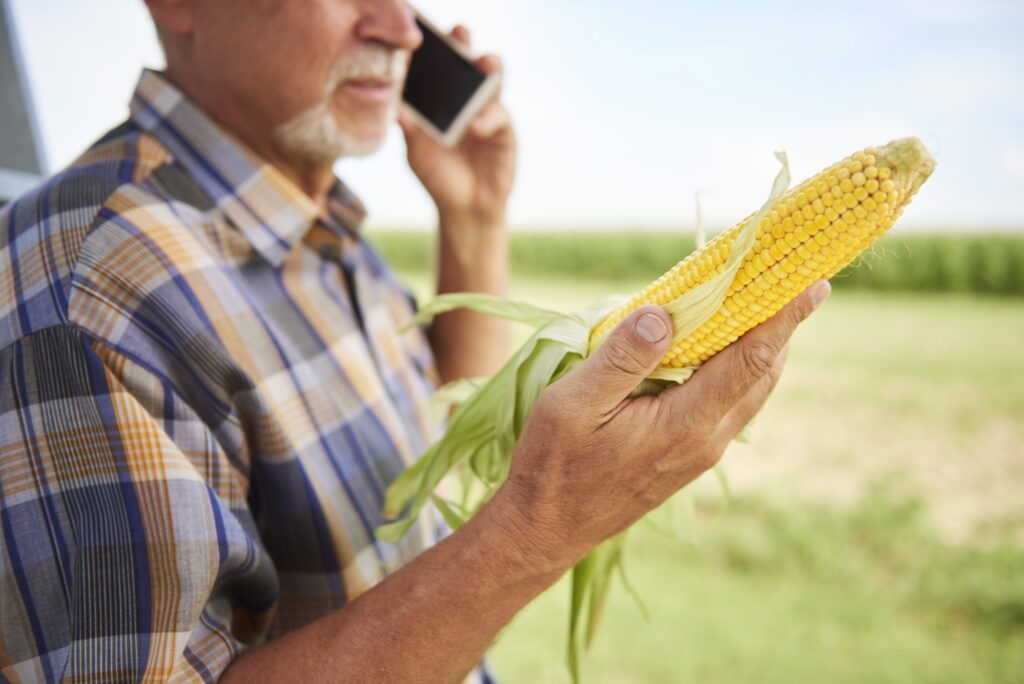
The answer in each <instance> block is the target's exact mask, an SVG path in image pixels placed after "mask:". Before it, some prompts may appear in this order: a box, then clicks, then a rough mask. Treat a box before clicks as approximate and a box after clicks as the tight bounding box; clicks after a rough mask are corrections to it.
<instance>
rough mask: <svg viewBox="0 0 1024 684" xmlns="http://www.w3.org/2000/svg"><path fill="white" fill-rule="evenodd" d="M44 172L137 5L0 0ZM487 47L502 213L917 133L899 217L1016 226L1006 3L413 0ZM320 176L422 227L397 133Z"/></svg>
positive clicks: (61, 160) (105, 83) (587, 209)
mask: <svg viewBox="0 0 1024 684" xmlns="http://www.w3.org/2000/svg"><path fill="white" fill-rule="evenodd" d="M12 4H13V9H14V14H15V21H16V23H17V26H18V28H19V35H20V38H21V42H22V47H23V50H24V52H25V53H26V54H25V58H26V62H27V65H26V66H27V70H28V73H29V77H30V80H31V82H32V84H31V85H32V88H33V91H34V96H35V99H36V106H37V110H38V114H39V118H40V121H41V128H42V131H43V136H44V140H45V144H46V150H47V157H48V159H49V162H50V165H51V167H53V168H56V167H59V166H62V165H64V164H66V163H67V162H68V161H70V160H71V159H72V158H73V157H74V156H75V155H76V154H77V153H78V152H79V151H80V150H81V149H82V148H83V147H84V146H86V145H87V144H88V143H89V142H91V141H92V140H93V139H95V138H96V137H98V136H99V135H100V134H101V133H102V132H103V131H104V130H106V129H107V128H109V127H111V126H112V125H114V124H115V123H116V122H118V121H119V120H121V119H123V118H124V116H125V113H126V103H127V99H128V96H129V95H130V92H131V90H132V87H133V86H134V83H135V80H136V78H137V76H138V72H139V69H140V68H141V67H142V66H144V65H146V66H154V67H158V66H160V64H161V57H160V54H159V50H158V47H157V43H156V39H155V37H154V34H153V31H152V28H151V27H150V25H149V23H148V17H147V15H146V13H145V9H144V6H143V3H142V0H88V1H85V0H12ZM418 5H419V7H420V8H421V9H422V10H423V11H424V13H425V14H427V15H428V16H430V17H432V18H434V19H435V21H436V22H437V23H440V24H442V25H450V24H451V23H452V22H454V21H462V22H464V23H466V24H467V25H468V26H469V27H470V28H471V29H472V30H473V32H474V42H475V45H474V47H476V48H480V49H485V50H488V51H495V52H498V53H500V54H501V55H502V56H503V58H504V60H505V63H506V69H507V79H506V86H505V97H506V101H507V103H508V106H509V108H510V109H511V111H512V114H513V117H514V119H515V121H516V124H517V129H518V133H519V138H520V141H521V162H520V172H519V177H518V181H517V186H516V190H515V194H514V196H513V202H512V207H511V219H512V222H513V224H515V225H518V226H533V227H564V226H579V227H589V226H599V227H605V226H607V227H615V228H630V227H651V226H678V225H683V224H689V223H692V220H693V213H694V199H693V195H694V192H695V191H697V190H701V191H706V194H705V195H704V199H703V203H704V211H705V215H706V217H707V218H708V222H709V224H711V225H712V226H719V227H722V226H725V225H727V224H731V223H733V222H735V221H736V220H738V219H740V218H742V217H743V216H744V215H746V214H747V213H748V212H750V211H752V210H753V209H755V208H756V207H757V206H758V205H760V203H761V202H762V201H763V199H764V198H765V197H766V195H767V193H768V189H769V187H770V185H771V181H772V178H773V177H774V174H775V171H776V168H777V164H776V162H775V160H774V157H773V156H772V151H773V150H775V149H785V150H787V151H788V152H789V156H790V160H791V163H792V167H793V172H794V178H796V179H799V178H803V177H805V176H808V175H810V174H812V173H814V172H816V171H818V170H819V169H820V168H821V167H823V166H826V165H828V164H830V163H831V162H833V161H836V160H838V159H839V158H841V157H843V156H845V155H847V154H849V153H850V152H853V151H854V150H856V149H859V148H861V147H864V146H867V145H871V144H879V143H884V142H886V141H888V140H889V139H891V138H893V137H899V136H904V135H918V136H920V137H921V138H922V139H923V140H924V142H925V144H926V145H928V146H929V147H930V148H931V149H932V151H933V152H934V154H935V156H936V157H937V158H938V161H939V167H938V171H937V172H936V175H935V176H934V178H933V179H932V180H931V181H930V182H929V183H928V184H927V185H926V186H925V187H924V188H923V190H922V192H921V194H920V195H919V196H918V199H917V200H915V202H914V205H913V206H912V207H911V208H910V209H908V210H907V212H906V214H905V218H904V221H903V225H904V226H905V227H907V228H930V227H937V228H958V229H987V228H998V229H1004V230H1005V229H1021V228H1024V48H1022V47H1021V46H1022V45H1024V2H1021V0H1006V1H1003V0H969V1H968V0H963V1H954V0H931V1H928V0H888V1H884V0H859V1H858V2H845V3H831V2H820V1H819V2H813V3H812V2H789V1H786V0H777V1H776V2H772V3H763V2H728V1H723V2H714V3H713V2H704V3H696V2H687V1H680V0H630V1H629V2H622V1H621V0H620V1H618V2H610V1H607V0H488V1H487V2H481V1H480V0H421V2H419V3H418ZM338 172H339V174H340V175H341V176H342V177H343V178H344V179H345V180H346V181H347V182H348V183H349V184H350V185H351V186H352V187H353V188H355V189H356V190H357V192H359V193H360V194H361V195H362V196H363V198H364V200H365V201H366V203H367V205H368V206H369V208H370V211H371V216H372V220H373V223H375V224H378V225H385V224H386V225H396V224H398V225H424V226H426V225H430V224H431V223H432V222H433V220H434V216H433V210H432V206H431V204H430V203H429V200H428V198H427V197H426V195H425V194H424V192H423V191H422V190H421V189H420V188H419V186H418V184H417V183H416V181H415V178H414V177H413V176H412V174H411V173H410V172H409V171H408V169H407V168H406V166H405V164H404V157H403V146H402V142H401V136H400V134H399V133H398V130H397V128H396V129H395V130H394V131H393V132H392V134H391V136H390V137H389V139H388V141H387V143H386V145H385V147H384V149H383V150H382V151H381V152H380V153H379V154H377V155H376V156H375V157H373V158H370V159H361V160H349V161H344V162H342V163H340V164H339V166H338Z"/></svg>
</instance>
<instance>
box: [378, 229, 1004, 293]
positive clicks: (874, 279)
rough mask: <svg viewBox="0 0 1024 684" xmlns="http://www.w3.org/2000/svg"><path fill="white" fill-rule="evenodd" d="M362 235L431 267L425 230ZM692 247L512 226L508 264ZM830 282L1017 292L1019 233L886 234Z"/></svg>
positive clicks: (591, 273)
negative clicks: (509, 261) (517, 230)
mask: <svg viewBox="0 0 1024 684" xmlns="http://www.w3.org/2000/svg"><path fill="white" fill-rule="evenodd" d="M369 237H370V240H371V241H372V242H373V243H374V244H376V245H377V247H378V248H379V249H380V251H381V252H382V254H383V255H384V257H385V258H386V259H387V260H388V261H389V262H390V263H391V264H392V265H393V266H394V267H395V268H397V269H398V270H399V271H404V272H422V271H425V270H427V269H429V268H430V267H431V263H432V261H433V251H434V237H433V234H431V233H425V232H415V231H396V230H374V231H370V233H369ZM693 247H694V241H693V238H692V237H690V236H688V235H686V234H678V235H677V234H672V233H669V232H635V231H632V232H626V231H623V232H621V233H615V232H585V231H571V232H570V231H551V232H514V233H513V234H512V238H511V260H512V272H513V274H514V275H515V276H545V277H554V276H567V277H572V278H589V279H602V280H607V279H623V280H646V279H648V278H649V279H652V280H653V279H654V278H656V277H657V276H659V275H660V274H661V273H663V272H664V271H666V270H668V269H669V268H671V267H672V266H673V265H674V264H675V263H676V262H677V261H679V260H680V259H681V258H683V257H684V256H685V255H687V254H689V253H690V252H691V251H692V250H693ZM834 283H835V285H836V286H837V287H840V288H862V289H885V290H916V291H931V292H975V293H985V294H1000V295H1024V234H1022V233H1017V234H976V235H975V234H920V233H918V234H914V233H908V234H904V233H896V234H892V235H888V236H886V237H885V238H883V239H882V240H880V241H879V242H878V243H877V244H876V245H875V246H874V247H873V248H872V249H871V250H870V251H869V252H868V253H866V254H865V255H864V256H862V257H861V258H860V259H858V260H857V262H855V263H854V264H853V265H852V266H850V267H849V268H847V269H846V270H844V271H843V272H842V273H841V274H839V275H838V276H837V277H836V279H835V281H834Z"/></svg>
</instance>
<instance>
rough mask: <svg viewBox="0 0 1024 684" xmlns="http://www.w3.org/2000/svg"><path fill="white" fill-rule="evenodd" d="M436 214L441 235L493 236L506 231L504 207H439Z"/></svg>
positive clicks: (506, 223)
mask: <svg viewBox="0 0 1024 684" xmlns="http://www.w3.org/2000/svg"><path fill="white" fill-rule="evenodd" d="M437 215H438V224H439V226H440V229H441V234H442V235H459V236H463V235H473V234H482V235H488V236H495V235H501V234H503V233H506V232H507V231H508V222H507V221H506V219H505V211H504V209H502V210H501V211H497V212H474V211H451V210H448V211H445V210H441V209H439V210H438V212H437Z"/></svg>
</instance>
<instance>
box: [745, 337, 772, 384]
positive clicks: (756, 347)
mask: <svg viewBox="0 0 1024 684" xmlns="http://www.w3.org/2000/svg"><path fill="white" fill-rule="evenodd" d="M741 350H742V352H741V354H742V358H743V366H744V368H745V369H746V370H747V372H748V373H749V374H750V375H751V376H753V377H754V378H763V377H764V376H766V375H768V373H770V372H771V371H772V368H773V367H774V366H775V359H777V358H778V356H779V350H778V347H776V346H775V345H774V344H772V343H771V342H769V341H767V340H750V341H748V342H747V343H746V344H744V345H743V346H742V347H741Z"/></svg>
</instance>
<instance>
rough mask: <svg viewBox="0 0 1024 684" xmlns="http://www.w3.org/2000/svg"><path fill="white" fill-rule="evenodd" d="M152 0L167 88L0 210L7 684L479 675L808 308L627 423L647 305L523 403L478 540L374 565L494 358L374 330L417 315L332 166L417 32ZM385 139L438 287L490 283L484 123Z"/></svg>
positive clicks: (735, 420) (440, 323) (634, 508)
mask: <svg viewBox="0 0 1024 684" xmlns="http://www.w3.org/2000/svg"><path fill="white" fill-rule="evenodd" d="M147 4H148V6H149V9H150V11H151V13H152V15H153V18H154V20H155V22H156V25H157V30H158V33H159V36H160V39H161V42H162V44H163V46H164V49H165V52H166V56H167V70H166V72H165V73H162V74H158V73H154V72H146V73H144V74H143V76H142V78H141V80H140V81H139V85H138V88H137V90H136V92H135V94H134V97H133V99H132V102H131V110H130V111H131V114H130V118H129V119H128V121H127V122H125V123H124V124H122V125H121V126H119V127H117V128H115V129H114V130H112V131H111V132H110V133H109V134H108V135H107V136H105V137H104V138H103V139H101V140H100V141H99V142H97V143H96V144H95V145H94V146H93V147H92V148H91V149H89V150H88V151H87V152H86V153H85V154H84V155H83V156H82V157H81V158H80V159H78V160H77V161H76V162H75V163H74V164H73V165H72V166H71V167H70V168H69V169H67V170H65V171H63V172H62V173H60V174H58V175H57V176H56V177H54V178H52V179H51V180H49V181H48V182H47V183H46V184H45V185H43V186H42V187H40V188H39V189H38V190H36V191H35V192H33V193H31V194H30V195H28V196H25V197H23V198H21V199H20V200H18V201H16V202H14V203H13V204H12V205H10V206H9V207H8V208H7V209H6V210H5V212H4V213H3V214H2V216H0V241H2V242H0V244H2V247H0V283H2V285H3V287H2V290H0V544H2V546H0V561H2V563H0V582H2V585H0V588H2V599H0V666H2V673H3V676H4V677H5V678H6V679H9V680H12V681H37V680H40V681H49V680H56V679H62V678H68V679H73V680H78V681H86V680H89V681H113V680H142V679H145V680H151V681H152V680H164V679H174V680H202V681H212V680H216V679H219V678H221V677H222V676H223V677H224V679H225V680H229V681H235V680H237V681H302V682H307V683H310V684H311V683H312V682H317V681H327V680H331V681H351V682H452V681H458V680H460V679H463V678H465V677H470V678H473V679H476V680H477V681H480V680H484V681H486V680H487V679H488V675H487V674H486V672H485V671H484V670H483V669H482V668H480V667H478V663H479V662H480V661H481V659H482V657H483V654H484V652H485V650H486V648H487V647H488V645H489V644H490V643H491V641H492V640H493V639H494V637H495V635H496V634H497V633H498V631H499V630H500V629H501V628H502V627H503V626H504V625H505V624H507V623H508V621H509V620H510V619H511V618H512V616H513V615H514V614H515V613H516V612H517V611H518V610H519V609H521V608H522V607H523V606H524V605H525V604H526V603H527V602H529V601H530V600H531V599H532V598H533V597H535V596H536V595H537V594H538V593H540V592H541V591H542V590H544V589H545V588H546V587H548V586H550V585H551V584H552V583H553V582H554V581H555V580H556V579H557V578H558V577H559V576H561V575H562V574H563V573H564V572H565V571H566V570H567V569H568V568H570V567H571V566H572V565H573V564H574V563H575V562H576V561H577V560H578V559H579V558H581V557H582V556H583V555H584V554H585V553H586V552H587V551H588V550H589V549H590V548H592V547H593V546H594V545H595V544H597V543H599V542H600V541H602V540H603V539H606V538H608V537H609V536H610V535H613V534H615V533H616V532H618V531H620V530H622V529H624V528H625V527H626V526H628V525H629V524H631V523H632V522H633V521H635V520H636V519H637V518H639V517H640V516H641V515H643V514H644V513H645V512H646V511H648V510H649V509H650V508H652V507H653V506H656V505H657V504H658V503H660V502H661V501H663V500H664V499H665V498H666V497H668V496H669V495H671V494H672V493H673V492H675V491H676V490H678V489H679V488H680V487H682V486H683V485H685V484H686V483H688V482H690V481H691V480H692V479H693V478H695V477H696V476H697V475H699V474H700V473H701V472H702V471H703V470H705V469H706V468H707V467H709V466H710V465H711V464H712V463H714V462H715V461H716V460H717V459H718V458H719V457H720V455H721V453H722V451H723V450H724V448H725V446H726V444H728V442H729V440H730V439H731V438H732V437H733V436H734V435H735V434H736V432H737V431H738V430H739V429H740V427H741V426H742V425H743V424H745V423H746V422H747V420H748V419H749V418H750V417H751V416H752V415H753V413H754V412H755V411H756V410H757V408H758V407H759V406H760V405H761V404H762V403H763V401H764V400H765V398H766V397H767V395H768V393H769V391H770V390H771V388H772V386H773V384H774V383H775V381H776V380H777V378H778V374H779V372H780V370H781V365H782V357H783V356H784V350H785V344H786V341H787V339H788V338H789V335H790V334H791V333H792V331H793V329H794V327H795V326H796V325H797V323H798V322H799V321H800V320H801V319H802V318H804V317H805V316H806V315H807V314H808V313H809V312H810V311H811V310H812V309H813V308H814V306H815V305H816V304H817V303H819V302H820V301H821V299H822V298H823V297H824V296H825V295H826V294H827V285H825V284H823V283H822V284H818V286H817V287H816V288H813V289H812V290H811V291H809V292H808V293H807V294H805V295H804V296H802V297H801V298H799V299H798V300H796V301H795V302H794V303H793V304H792V305H790V306H789V307H788V308H787V309H785V310H784V311H783V312H782V313H781V314H780V315H778V316H776V317H775V318H774V319H773V320H771V321H769V322H768V323H766V324H765V325H763V326H761V327H760V328H758V329H756V330H755V331H753V332H751V333H750V334H748V335H747V336H745V337H744V338H743V339H742V340H740V341H739V342H738V343H737V344H735V345H733V346H732V347H731V348H730V349H729V350H727V351H726V352H724V353H722V354H720V355H719V356H717V357H716V358H715V359H714V360H713V361H712V362H711V363H709V364H707V365H706V366H705V368H704V369H702V370H701V371H700V372H699V373H698V374H697V375H696V376H695V378H694V379H693V380H692V381H691V382H690V383H688V384H687V385H685V386H684V387H681V388H677V389H675V390H670V391H667V392H665V393H663V394H662V395H661V396H659V397H657V398H652V397H647V398H643V399H638V400H632V401H631V400H628V399H627V395H628V394H629V393H630V390H631V389H632V388H633V387H635V386H636V384H637V382H638V381H639V380H640V379H641V378H643V377H644V376H645V375H646V374H647V373H648V372H649V371H650V370H651V369H653V368H654V367H655V366H656V364H657V361H658V359H659V358H660V356H661V355H662V353H663V352H664V350H665V349H666V348H667V345H668V343H669V338H670V334H669V333H670V330H671V320H670V319H669V317H668V316H667V315H666V314H665V313H664V312H663V311H661V310H660V309H658V308H655V307H646V308H644V309H641V310H640V311H638V312H636V313H634V314H633V315H632V316H630V317H629V318H628V319H627V320H626V321H624V322H623V323H622V324H621V325H620V326H619V327H618V328H617V329H616V330H615V331H614V333H613V334H612V335H611V337H610V338H609V340H608V342H607V344H605V345H604V346H603V347H602V348H601V349H600V350H599V351H598V352H597V353H596V354H595V355H594V356H592V357H591V358H590V359H588V360H587V361H586V362H585V363H584V364H582V365H581V366H580V367H579V368H578V369H577V370H576V371H575V372H573V373H571V374H570V375H568V376H566V377H565V378H564V379H562V380H561V381H559V382H558V383H556V384H555V385H553V386H552V387H551V388H549V389H548V390H547V391H546V392H545V393H544V394H543V395H542V396H541V398H540V400H539V402H538V404H537V406H536V407H535V410H534V412H533V415H532V416H531V419H530V421H529V424H528V426H527V428H526V430H525V431H524V434H523V438H522V439H521V440H520V443H519V445H518V446H517V452H516V455H515V458H514V463H513V468H512V472H511V474H510V477H509V479H508V482H507V483H506V484H505V485H504V486H503V487H502V488H501V490H500V491H499V492H498V494H497V495H496V496H495V497H494V498H493V499H492V500H491V501H490V502H489V503H488V504H487V505H486V506H485V507H484V508H483V509H482V510H481V511H480V512H479V514H478V515H477V516H476V517H475V518H474V519H473V520H471V521H470V522H469V523H468V524H467V525H465V526H464V527H463V528H461V529H460V530H459V531H458V532H456V533H454V534H451V535H450V536H447V538H445V539H443V541H440V542H439V543H435V542H437V541H438V539H436V538H435V532H434V530H433V529H431V528H430V527H429V525H430V523H429V521H426V520H425V521H424V523H423V524H422V526H421V528H420V529H418V530H417V531H415V532H414V533H410V534H409V535H408V536H407V537H406V539H405V540H403V541H402V543H400V544H396V545H389V544H383V543H380V542H377V541H375V539H374V529H375V527H376V526H378V525H379V524H380V523H381V522H382V519H381V514H380V510H381V503H382V496H383V492H384V490H385V489H386V487H387V486H388V483H389V482H390V481H391V480H392V479H393V478H394V477H395V476H396V475H397V474H398V473H399V472H400V471H401V470H402V469H403V468H404V467H405V466H406V465H408V464H409V463H410V462H411V460H412V459H414V458H416V456H417V455H418V454H419V453H420V452H421V451H422V450H423V449H424V448H425V447H426V445H427V444H428V442H429V440H430V439H432V438H433V437H435V436H436V435H435V431H434V428H433V427H432V425H431V418H430V413H429V411H428V406H427V398H428V395H429V394H430V392H431V390H432V389H433V388H434V387H435V384H436V382H437V380H438V378H441V379H451V378H456V377H460V376H465V375H479V374H483V373H487V372H490V371H493V370H494V369H495V367H496V366H497V364H499V363H500V361H501V359H502V356H503V353H504V349H503V347H502V341H503V331H502V329H501V328H500V327H499V326H497V325H496V324H495V323H493V322H490V321H488V320H487V319H484V318H479V317H477V316H475V315H473V314H469V313H465V312H463V313H452V314H448V315H446V316H444V317H442V318H440V319H438V320H437V322H436V323H435V324H434V325H433V327H432V328H431V330H430V333H429V336H427V335H425V334H421V333H418V332H415V333H412V334H409V335H406V336H402V335H399V334H397V333H396V328H398V327H399V326H401V325H402V324H403V323H405V322H406V321H408V320H409V317H410V315H411V305H410V303H409V299H408V297H407V295H406V293H405V292H404V291H403V290H402V288H401V287H400V286H399V285H398V283H397V281H396V280H395V278H394V276H393V274H392V273H391V272H390V270H389V269H388V267H387V266H386V265H385V264H384V263H382V262H381V260H380V259H379V258H378V257H377V255H376V254H375V253H374V252H373V250H372V249H371V248H370V247H369V246H368V245H367V244H366V242H365V241H364V240H363V238H362V237H361V235H360V233H359V223H360V221H361V219H362V213H363V212H362V209H361V207H360V204H359V202H358V200H356V198H355V197H354V196H353V195H352V194H351V192H349V190H348V189H347V188H346V187H345V186H344V185H343V184H342V183H341V182H340V181H338V180H337V179H336V178H335V177H334V176H333V173H332V164H333V162H334V160H335V159H337V158H338V157H340V156H344V155H354V154H365V153H368V152H371V151H372V150H374V149H376V147H377V146H378V145H379V144H380V142H381V140H382V138H383V136H384V134H385V130H386V128H387V126H388V125H389V124H390V123H391V122H392V121H393V120H394V119H395V117H396V112H397V103H398V98H399V93H400V91H401V85H402V78H403V73H404V69H405V65H406V63H407V60H408V58H409V55H410V53H411V51H412V50H414V49H415V48H416V47H417V45H418V44H419V42H420V39H421V36H420V34H419V32H418V30H417V27H416V24H415V23H414V20H413V14H412V12H411V10H410V8H409V7H408V6H407V5H406V4H404V2H401V1H399V0H288V1H287V2H284V1H283V0H205V1H203V2H199V1H198V0H147ZM455 35H456V37H457V38H459V39H462V40H466V39H467V36H466V34H465V32H464V31H456V33H455ZM481 66H482V67H483V68H484V69H486V70H494V69H498V68H500V66H499V64H498V62H497V60H496V59H494V58H485V59H483V60H482V61H481ZM83 106H88V103H83ZM402 123H403V130H404V132H405V137H406V142H407V145H408V150H409V163H410V165H411V167H412V169H413V171H415V173H416V174H417V175H418V177H419V178H420V180H421V181H422V183H423V184H424V186H425V187H426V189H427V190H428V192H429V193H430V195H431V196H432V197H433V199H434V201H435V202H436V204H437V210H438V214H439V217H440V229H439V233H438V235H439V243H440V247H439V254H440V258H439V272H440V275H439V280H438V288H439V290H441V291H452V290H476V291H488V292H495V293H500V292H502V291H503V290H504V287H505V279H506V247H505V245H506V231H505V204H506V200H507V198H508V195H509V191H510V188H511V185H512V178H513V175H514V165H515V142H514V136H513V132H512V128H511V125H510V123H509V120H508V117H507V116H506V114H505V110H504V109H503V108H502V106H501V105H500V103H498V102H494V103H492V104H491V105H490V106H489V107H488V108H487V109H486V110H485V111H484V112H483V113H481V114H480V116H479V117H478V118H477V119H476V120H475V121H474V122H473V124H472V127H471V129H470V131H469V134H468V137H467V138H466V139H465V140H464V141H463V142H462V143H461V145H460V146H459V147H458V148H457V149H454V150H446V149H442V148H440V147H438V146H437V145H435V144H434V143H433V142H432V141H431V140H430V139H428V138H427V137H426V136H425V135H423V134H422V133H421V132H419V131H417V130H416V129H415V128H414V127H412V126H410V125H409V124H408V123H407V122H402ZM396 201H401V200H400V198H396ZM435 360H436V363H435ZM637 436H642V438H641V439H637ZM437 536H443V535H437Z"/></svg>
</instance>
